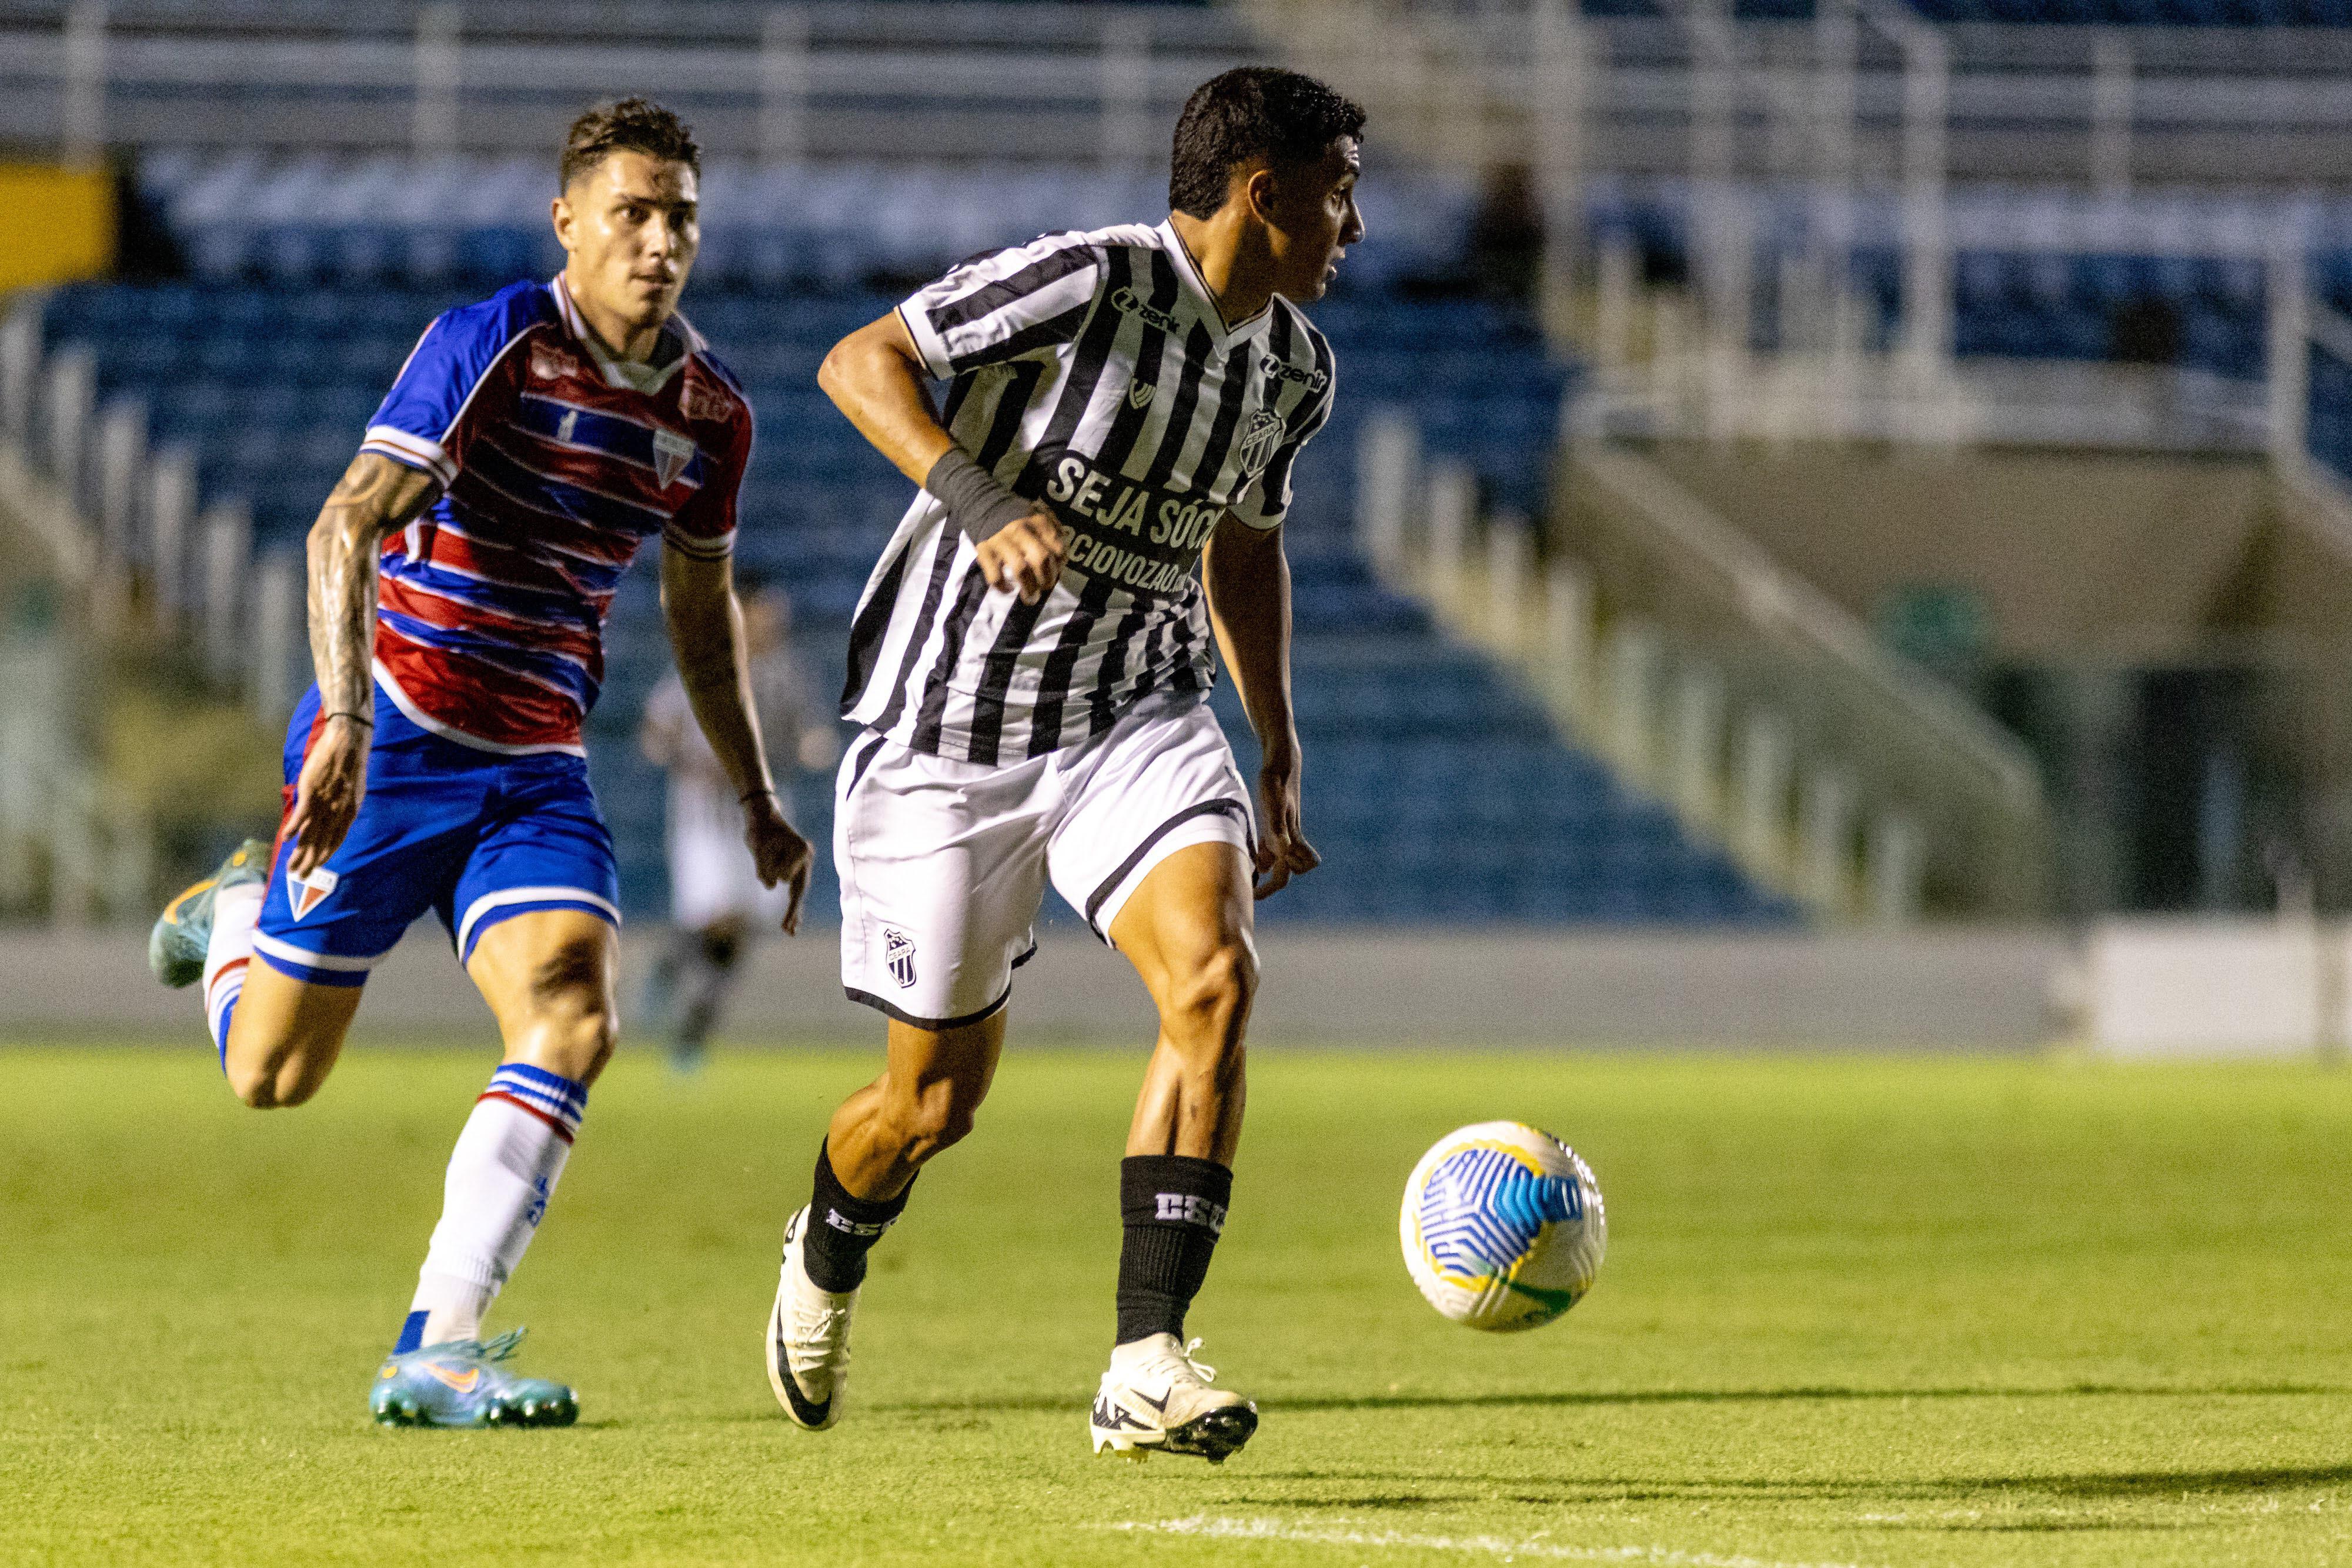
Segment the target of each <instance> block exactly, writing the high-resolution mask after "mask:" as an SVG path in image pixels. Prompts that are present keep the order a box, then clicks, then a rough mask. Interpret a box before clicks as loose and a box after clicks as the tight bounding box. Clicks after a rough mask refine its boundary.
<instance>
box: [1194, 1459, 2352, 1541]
mask: <svg viewBox="0 0 2352 1568" xmlns="http://www.w3.org/2000/svg"><path fill="white" fill-rule="evenodd" d="M1251 1479H1254V1480H1266V1481H1291V1482H1303V1483H1308V1484H1313V1483H1322V1484H1326V1485H1328V1484H1331V1483H1337V1482H1354V1483H1362V1482H1367V1481H1370V1482H1376V1483H1385V1484H1386V1486H1387V1487H1388V1489H1389V1490H1382V1491H1378V1492H1370V1493H1360V1494H1356V1495H1350V1496H1346V1497H1318V1498H1299V1497H1279V1498H1277V1497H1266V1498H1240V1497H1237V1498H1234V1499H1233V1501H1234V1502H1236V1503H1240V1502H1257V1503H1263V1504H1265V1505H1266V1506H1268V1507H1286V1508H1333V1509H1348V1508H1434V1507H1440V1506H1443V1505H1444V1504H1446V1503H1455V1502H1459V1503H1473V1502H1481V1501H1486V1502H1491V1501H1493V1500H1495V1498H1494V1496H1493V1494H1492V1493H1491V1491H1489V1490H1484V1489H1479V1488H1478V1487H1477V1482H1478V1479H1479V1478H1477V1477H1476V1476H1473V1475H1425V1474H1412V1473H1409V1472H1400V1471H1385V1472H1384V1471H1378V1470H1313V1469H1300V1470H1260V1471H1257V1472H1256V1473H1255V1475H1253V1476H1252V1478H1251ZM1498 1479H1505V1478H1498ZM1507 1479H1512V1480H1515V1481H1516V1482H1517V1484H1518V1485H1519V1486H1521V1487H1526V1486H1528V1478H1526V1477H1525V1476H1519V1477H1515V1478H1507ZM2347 1483H2352V1464H2342V1465H2310V1466H2301V1467H2292V1468H2290V1467H2284V1466H2280V1467H2268V1468H2264V1469H2234V1470H2123V1471H2115V1472H2110V1473H2101V1474H2089V1475H2041V1476H2037V1475H2010V1476H1937V1477H1932V1478H1926V1479H1922V1478H1916V1477H1915V1478H1911V1479H1896V1478H1888V1479H1879V1480H1852V1481H1848V1480H1836V1479H1787V1480H1781V1479H1706V1480H1697V1479H1692V1480H1681V1479H1673V1478H1668V1477H1660V1476H1585V1477H1579V1478H1577V1479H1573V1480H1561V1481H1559V1482H1557V1483H1554V1484H1553V1485H1551V1486H1549V1488H1545V1489H1544V1490H1540V1491H1529V1492H1526V1493H1514V1494H1512V1495H1511V1500H1513V1501H1517V1502H1524V1503H1533V1504H1538V1505H1554V1506H1557V1505H1561V1504H1568V1503H1577V1502H1629V1501H1635V1502H1646V1501H1675V1500H1679V1501H1692V1502H1708V1501H1729V1500H1741V1499H1748V1500H1756V1501H1769V1502H1847V1503H1852V1502H1862V1501H1886V1502H1896V1501H1901V1502H1922V1503H1940V1504H1947V1505H1949V1504H1956V1503H1966V1502H1978V1503H1982V1502H1985V1501H1987V1500H1990V1498H1992V1497H1993V1496H1995V1495H1997V1494H2000V1493H2024V1494H2030V1495H2032V1496H2034V1497H2040V1498H2066V1499H2073V1500H2081V1501H2108V1502H2120V1501H2132V1500H2148V1501H2161V1500H2166V1499H2168V1498H2215V1497H2234V1496H2243V1495H2252V1494H2259V1493H2263V1492H2273V1491H2284V1490H2294V1489H2297V1488H2312V1487H2336V1486H2343V1485H2346V1484H2347ZM1465 1489H1468V1490H1465ZM2118 1522H2121V1521H2118ZM2098 1527H2099V1525H2098V1523H2097V1522H2096V1521H2082V1520H2064V1521H2033V1520H2023V1521H2003V1520H1999V1519H1995V1520H1990V1521H1982V1522H1981V1523H1979V1525H1978V1526H1977V1528H1981V1529H2019V1530H2045V1529H2093V1528H2098Z"/></svg>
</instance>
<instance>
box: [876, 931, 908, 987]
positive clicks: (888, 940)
mask: <svg viewBox="0 0 2352 1568" xmlns="http://www.w3.org/2000/svg"><path fill="white" fill-rule="evenodd" d="M882 961H883V962H884V963H886V964H887V965H889V966H890V977H891V978H892V979H894V980H896V981H898V988H899V989H900V990H902V991H903V990H908V989H910V988H912V987H913V986H914V983H915V939H914V938H913V937H911V936H908V935H907V934H906V933H905V932H904V931H901V930H899V929H898V927H897V926H895V925H885V926H884V927H882Z"/></svg>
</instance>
